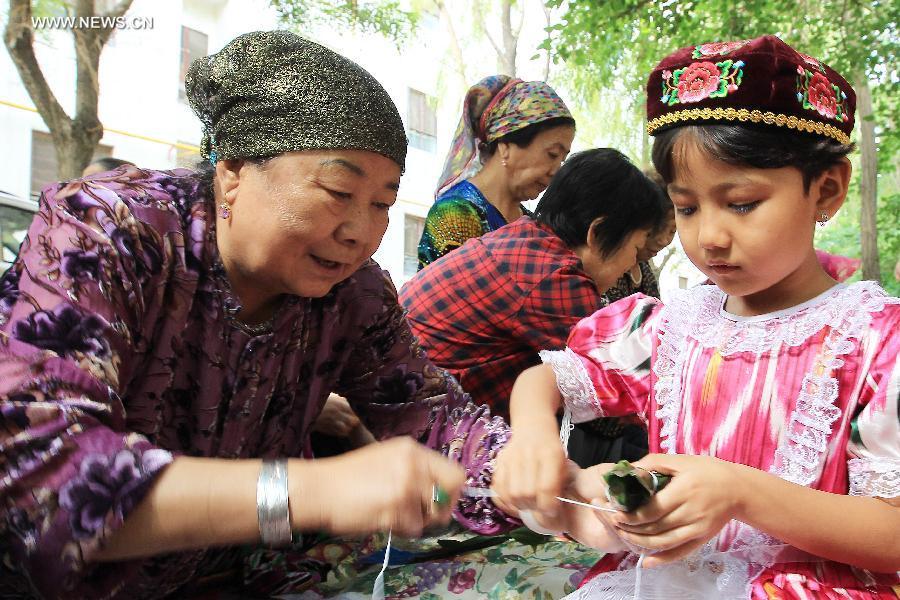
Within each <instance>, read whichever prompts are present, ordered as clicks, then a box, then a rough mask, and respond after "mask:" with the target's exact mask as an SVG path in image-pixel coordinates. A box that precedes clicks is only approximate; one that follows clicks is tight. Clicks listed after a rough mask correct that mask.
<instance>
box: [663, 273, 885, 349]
mask: <svg viewBox="0 0 900 600" xmlns="http://www.w3.org/2000/svg"><path fill="white" fill-rule="evenodd" d="M725 299H726V297H725V293H724V292H722V290H720V289H719V288H717V287H716V286H714V285H701V286H698V287H696V288H693V289H690V290H685V291H683V292H681V293H680V294H678V295H677V296H676V297H675V298H674V299H673V302H672V303H670V305H673V304H685V303H686V304H688V305H689V309H690V310H691V311H692V313H693V314H692V317H693V318H692V319H690V320H689V321H688V322H687V324H686V325H687V329H686V330H684V333H686V334H687V335H689V336H690V337H692V338H693V339H695V340H697V341H698V342H700V344H701V345H703V346H704V347H707V348H717V349H718V350H719V354H721V355H722V356H727V355H729V354H734V353H736V352H753V353H755V354H761V353H763V352H767V351H768V350H769V349H771V348H773V347H774V346H776V345H779V344H784V345H788V346H800V345H801V344H803V343H804V342H806V340H807V339H809V338H810V336H812V335H813V334H815V333H816V332H818V331H821V330H822V328H823V327H825V326H826V325H831V326H832V327H835V326H836V325H838V324H840V323H842V322H843V321H844V319H845V318H846V316H847V314H848V313H849V312H853V309H862V311H863V312H869V313H872V312H878V311H880V310H882V309H883V308H884V305H885V304H887V303H897V302H900V301H898V299H897V298H892V297H890V296H888V295H887V294H885V292H884V290H882V289H881V287H880V286H879V285H878V284H877V283H875V282H874V281H860V282H857V283H854V284H852V285H836V286H834V287H833V288H831V289H830V290H828V291H826V292H825V293H823V294H820V295H819V296H817V297H816V298H813V299H812V300H810V301H809V302H804V303H803V304H801V305H799V306H796V307H793V308H789V309H787V310H781V311H777V312H775V313H771V314H770V315H760V316H758V317H749V318H746V317H737V316H733V315H728V313H726V312H724V310H723V309H722V307H723V305H724V303H725Z"/></svg>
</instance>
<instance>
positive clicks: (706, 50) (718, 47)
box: [691, 40, 750, 58]
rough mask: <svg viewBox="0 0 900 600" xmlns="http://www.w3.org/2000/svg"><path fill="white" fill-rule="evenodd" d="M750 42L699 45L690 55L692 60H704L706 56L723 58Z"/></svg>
mask: <svg viewBox="0 0 900 600" xmlns="http://www.w3.org/2000/svg"><path fill="white" fill-rule="evenodd" d="M749 42H750V40H741V41H738V42H711V43H709V44H700V45H699V46H697V47H696V48H694V52H693V53H692V54H691V56H692V57H693V58H705V57H707V56H724V55H726V54H731V53H732V52H734V51H735V50H737V49H738V48H742V47H744V46H746V45H747V44H748V43H749Z"/></svg>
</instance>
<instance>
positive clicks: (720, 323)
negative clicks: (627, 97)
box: [494, 36, 900, 599]
mask: <svg viewBox="0 0 900 600" xmlns="http://www.w3.org/2000/svg"><path fill="white" fill-rule="evenodd" d="M647 89H648V95H649V98H648V101H647V106H648V130H649V132H650V133H651V134H652V135H655V136H656V139H655V143H654V148H653V161H654V164H655V166H656V168H657V170H658V171H659V172H660V174H661V175H662V176H663V177H664V179H665V180H666V182H667V184H668V189H669V192H670V195H671V197H672V201H673V203H674V205H675V209H676V220H677V227H678V234H679V236H680V238H681V242H682V245H683V246H684V249H685V251H686V252H687V254H688V256H689V257H690V259H691V261H692V262H693V263H694V264H695V265H696V266H697V267H698V268H699V269H700V270H702V271H703V272H704V273H705V274H706V275H707V276H708V277H709V279H710V280H711V281H712V282H713V283H714V284H715V285H705V286H698V287H696V288H694V289H690V290H684V291H680V292H679V293H677V294H675V295H674V296H673V297H672V299H671V301H669V302H667V303H666V304H665V305H664V304H662V303H661V302H659V301H658V300H656V299H653V298H647V297H644V296H641V295H636V296H631V297H629V298H625V299H623V300H621V301H619V302H616V303H614V304H612V305H610V306H609V307H607V308H605V309H602V310H600V311H598V312H597V313H595V314H594V315H593V316H591V317H588V318H586V319H584V320H582V321H581V322H580V323H579V324H578V325H577V326H576V327H575V329H574V330H573V331H572V333H571V335H570V337H569V340H568V346H567V348H566V349H565V350H564V351H559V352H545V353H543V354H542V358H543V360H544V363H545V364H543V365H541V366H538V367H533V368H532V369H529V370H528V371H525V372H524V373H523V374H522V375H521V376H520V377H519V380H518V381H517V382H516V385H515V387H514V388H513V392H512V397H511V418H512V426H513V436H512V440H511V441H510V443H509V445H508V447H507V448H506V449H505V450H504V451H503V452H502V454H501V456H500V457H499V458H498V465H497V472H496V475H495V479H494V489H495V491H496V492H497V493H498V494H499V496H500V497H501V498H502V499H503V501H504V502H506V503H507V504H510V505H512V506H513V507H514V508H517V509H538V511H540V512H538V513H537V514H536V516H538V517H540V518H539V519H538V520H539V521H540V520H541V519H543V522H544V523H548V522H550V521H551V520H552V519H551V518H550V517H552V514H551V513H552V512H555V511H556V510H558V506H557V505H554V501H553V498H554V497H555V496H557V495H559V494H560V492H561V488H562V487H563V484H564V483H565V481H564V480H565V473H566V469H565V462H564V457H563V454H562V451H561V449H560V448H559V443H558V442H557V443H556V444H555V445H554V444H553V439H554V437H555V436H556V433H555V424H556V421H555V416H554V414H555V412H556V410H557V408H558V407H559V405H560V404H561V403H564V405H565V409H566V412H567V413H568V415H569V416H570V417H571V419H572V420H574V421H575V422H578V421H583V420H588V419H593V418H596V417H599V416H619V415H626V414H635V413H636V414H638V415H640V416H641V417H642V418H643V419H644V420H645V422H646V424H647V428H648V431H649V438H650V451H651V453H654V454H651V455H650V456H648V457H646V458H645V459H642V460H641V461H639V462H638V463H637V464H638V465H639V466H641V467H643V468H645V469H650V470H656V471H659V472H662V473H667V474H671V475H672V476H673V477H672V480H671V482H670V483H669V484H668V486H667V487H665V488H664V489H663V490H662V491H660V492H659V493H658V494H657V495H656V496H655V497H654V498H653V499H652V500H651V501H650V502H649V504H647V505H645V506H643V507H641V508H639V509H638V510H636V511H634V512H631V513H600V512H598V517H599V518H600V519H601V520H602V521H603V522H604V523H605V524H606V525H607V526H608V527H609V531H610V533H611V534H614V536H612V537H611V539H610V544H612V543H613V542H618V547H619V548H622V549H624V548H623V547H627V548H628V549H630V550H631V552H628V553H621V554H615V555H608V556H607V557H605V558H604V559H603V560H602V561H601V562H600V563H599V564H598V565H596V566H595V567H594V569H593V570H592V572H591V573H589V575H588V577H586V578H585V581H584V582H583V584H582V587H581V589H580V590H579V591H578V592H577V593H576V594H574V595H573V597H579V598H631V597H643V598H715V599H722V598H754V599H795V598H796V599H800V598H802V599H806V598H829V599H830V598H855V599H856V598H894V599H896V598H898V597H900V585H898V583H900V579H898V573H897V570H898V569H900V544H898V543H897V539H898V538H900V498H898V496H900V423H898V396H900V358H898V357H900V333H898V331H900V329H898V327H900V305H898V304H900V300H898V299H897V298H892V297H890V296H887V295H886V294H885V292H884V291H883V290H882V289H881V288H880V287H879V286H878V285H877V284H876V283H873V282H869V281H862V282H858V283H854V284H849V285H847V284H838V283H836V282H835V281H834V280H833V279H832V278H831V277H829V276H828V275H827V274H826V272H825V271H824V270H823V269H822V267H821V265H820V264H819V262H818V260H817V259H816V254H815V250H814V249H813V231H814V228H815V224H816V222H817V221H818V222H819V223H825V222H827V221H828V220H829V219H830V218H831V217H832V216H833V215H834V214H835V212H836V211H837V210H838V208H839V207H840V206H841V204H842V203H843V201H844V198H845V196H846V194H847V186H848V182H849V179H850V163H849V162H848V160H847V158H846V157H845V156H846V154H847V153H848V152H849V151H850V150H851V146H850V140H849V134H850V132H851V131H852V128H853V108H854V100H855V97H854V93H853V90H852V89H851V87H850V86H849V85H848V84H847V82H846V81H845V80H844V79H843V78H842V77H841V76H840V75H838V74H837V73H836V72H835V71H833V70H832V69H830V68H829V67H827V66H826V65H824V64H822V63H821V62H819V61H817V60H816V59H814V58H812V57H809V56H806V55H803V54H800V53H798V52H796V51H795V50H793V49H792V48H790V47H789V46H787V45H786V44H784V42H782V41H781V40H779V39H778V38H776V37H774V36H765V37H762V38H759V39H754V40H745V41H741V42H732V43H717V44H705V45H701V46H696V47H689V48H685V49H682V50H679V51H677V52H675V53H674V54H672V55H670V56H669V57H667V58H666V59H664V60H663V61H662V62H661V63H660V64H659V65H658V66H657V68H656V69H655V70H654V71H653V73H652V74H651V76H650V80H649V82H648V87H647ZM608 468H609V465H606V466H599V467H595V468H593V469H592V470H588V471H585V472H582V473H581V474H579V475H578V482H580V483H581V485H580V487H579V488H578V489H586V488H587V487H588V486H587V485H585V480H589V481H590V484H591V485H593V489H594V490H598V491H597V492H596V494H594V493H593V492H592V493H591V494H589V495H588V496H587V497H591V496H594V495H596V498H594V499H593V501H594V502H601V500H600V498H605V496H604V494H603V492H602V485H600V483H599V481H600V480H601V478H600V473H601V472H603V471H605V470H606V469H608ZM611 547H612V546H611ZM639 556H640V559H639ZM639 561H640V562H639ZM642 567H655V568H648V569H643V568H642Z"/></svg>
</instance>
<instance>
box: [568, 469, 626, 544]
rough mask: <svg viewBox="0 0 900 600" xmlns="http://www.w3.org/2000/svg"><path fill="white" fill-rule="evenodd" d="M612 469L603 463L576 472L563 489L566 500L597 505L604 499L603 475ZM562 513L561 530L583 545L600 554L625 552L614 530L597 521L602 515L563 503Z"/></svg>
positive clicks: (604, 521) (601, 521)
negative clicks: (567, 487) (566, 487)
mask: <svg viewBox="0 0 900 600" xmlns="http://www.w3.org/2000/svg"><path fill="white" fill-rule="evenodd" d="M614 466H615V465H613V464H609V463H606V464H600V465H595V466H593V467H590V468H588V469H580V470H578V472H577V473H576V474H575V478H574V480H573V482H572V485H571V486H570V487H569V489H568V490H566V497H568V498H572V499H573V500H581V501H584V502H588V503H591V502H594V503H595V504H601V502H596V501H597V500H599V499H600V498H605V497H606V483H605V482H604V481H603V474H604V473H606V472H607V471H609V470H610V469H612V468H613V467H614ZM563 512H564V522H565V523H564V528H565V531H566V532H567V533H568V534H569V536H571V537H572V538H574V539H575V540H577V541H579V542H580V543H582V544H584V545H585V546H588V547H590V548H597V549H599V550H603V551H604V552H621V551H623V550H627V549H628V548H627V547H626V546H625V544H623V543H622V540H621V539H620V538H619V536H618V531H617V530H616V529H614V528H613V527H612V526H610V525H609V524H608V522H607V521H606V520H604V519H599V518H597V516H598V515H599V514H603V513H600V512H598V511H596V510H593V509H590V508H585V507H582V506H575V505H572V504H563Z"/></svg>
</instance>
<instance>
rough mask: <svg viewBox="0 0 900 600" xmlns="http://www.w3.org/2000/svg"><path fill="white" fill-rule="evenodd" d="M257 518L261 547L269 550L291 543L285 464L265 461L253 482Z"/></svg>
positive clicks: (283, 460)
mask: <svg viewBox="0 0 900 600" xmlns="http://www.w3.org/2000/svg"><path fill="white" fill-rule="evenodd" d="M256 517H257V518H258V519H259V535H260V537H261V538H262V542H263V544H265V545H266V546H270V547H272V548H277V547H279V546H286V545H287V544H290V543H291V509H290V506H289V504H288V479H287V460H285V459H283V458H280V459H278V460H264V461H263V463H262V467H261V468H260V469H259V479H258V480H257V482H256Z"/></svg>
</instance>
